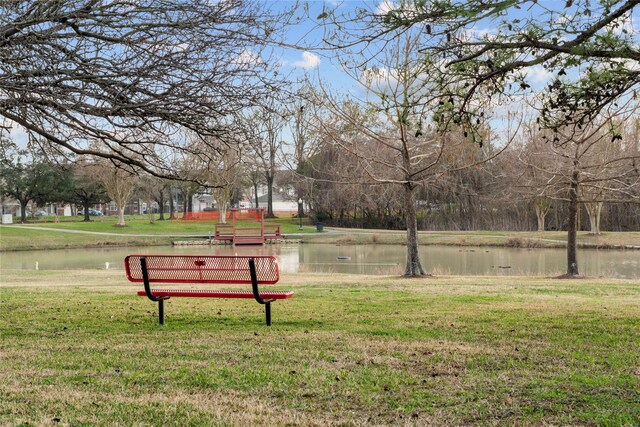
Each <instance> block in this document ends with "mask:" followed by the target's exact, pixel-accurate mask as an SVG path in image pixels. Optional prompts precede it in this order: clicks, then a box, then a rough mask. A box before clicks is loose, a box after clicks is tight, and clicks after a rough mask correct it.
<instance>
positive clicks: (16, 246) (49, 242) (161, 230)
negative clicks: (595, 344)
mask: <svg viewBox="0 0 640 427" xmlns="http://www.w3.org/2000/svg"><path fill="white" fill-rule="evenodd" d="M92 218H96V220H95V221H91V222H82V221H80V220H79V219H78V218H75V219H76V221H66V222H65V221H63V222H59V223H54V222H45V221H38V222H34V223H29V224H27V225H28V226H29V227H38V228H41V230H29V229H24V228H16V227H11V226H0V250H2V251H7V250H30V249H60V248H78V247H104V246H148V245H167V244H171V242H172V241H174V240H185V238H183V237H179V236H185V235H190V236H202V237H206V236H208V235H209V233H212V232H213V230H214V227H215V224H214V223H212V222H207V221H183V220H174V221H155V222H154V223H150V222H149V219H148V217H146V216H141V215H140V216H131V217H128V218H127V224H128V225H127V227H124V228H120V227H115V223H116V218H115V217H92ZM267 223H269V224H280V227H281V232H282V234H283V235H285V236H291V235H295V238H301V239H302V240H303V241H304V242H308V243H330V244H406V233H405V232H403V231H398V230H394V231H391V230H356V229H337V228H335V229H333V230H334V231H338V232H337V233H318V232H316V228H315V226H314V225H311V224H309V223H306V224H303V229H302V230H300V229H299V223H298V222H297V221H296V219H295V218H278V219H273V220H268V221H267ZM239 225H240V226H253V225H255V224H250V223H240V224H239ZM46 228H53V229H58V230H78V231H81V232H82V231H84V232H100V233H116V234H119V235H120V236H107V235H103V236H97V235H90V234H72V233H64V232H61V231H51V230H47V229H46ZM300 233H302V234H301V235H300ZM136 234H137V235H148V236H151V237H139V236H127V235H136ZM171 236H173V237H171ZM566 240H567V236H566V232H560V231H545V232H542V233H539V232H518V231H482V230H480V231H421V232H420V233H419V242H420V244H421V245H455V246H513V247H529V248H532V247H533V248H535V247H564V246H565V242H566ZM578 245H579V246H580V247H600V248H615V247H621V246H640V232H605V233H603V234H601V235H597V236H594V235H590V234H589V233H587V232H580V233H578Z"/></svg>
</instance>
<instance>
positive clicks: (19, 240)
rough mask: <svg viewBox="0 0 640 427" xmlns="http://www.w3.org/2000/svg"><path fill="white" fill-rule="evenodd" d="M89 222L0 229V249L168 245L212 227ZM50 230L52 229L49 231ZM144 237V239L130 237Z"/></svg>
mask: <svg viewBox="0 0 640 427" xmlns="http://www.w3.org/2000/svg"><path fill="white" fill-rule="evenodd" d="M92 218H95V220H94V221H91V222H83V221H81V220H80V219H78V218H76V221H63V222H59V223H54V222H46V221H38V222H34V223H29V224H25V225H26V226H28V227H36V228H40V229H33V228H18V227H12V226H0V250H2V251H8V250H38V249H66V248H80V247H106V246H152V245H170V244H171V242H172V241H174V240H187V239H188V238H184V237H180V236H185V235H186V236H201V237H207V236H209V235H210V234H213V232H214V227H215V224H214V223H212V222H210V221H183V220H174V221H155V222H154V223H150V222H149V218H148V217H146V216H132V217H127V221H126V223H127V226H126V227H115V224H116V218H115V217H110V216H107V217H92ZM266 224H279V225H280V230H281V233H283V234H285V235H287V234H291V233H316V228H315V226H311V225H308V224H306V225H304V226H303V229H302V230H300V229H299V225H298V223H297V222H295V221H293V220H292V219H291V218H284V219H276V220H269V221H266ZM16 225H18V224H16ZM238 226H239V227H255V226H256V223H246V222H240V223H238ZM49 228H51V229H54V230H48V229H49ZM56 230H78V231H81V232H91V233H93V232H98V233H115V234H119V235H116V236H109V235H94V234H81V233H66V232H61V231H56ZM133 235H146V236H133Z"/></svg>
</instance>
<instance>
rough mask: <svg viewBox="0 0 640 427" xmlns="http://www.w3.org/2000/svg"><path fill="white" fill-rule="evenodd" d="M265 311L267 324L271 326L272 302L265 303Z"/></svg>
mask: <svg viewBox="0 0 640 427" xmlns="http://www.w3.org/2000/svg"><path fill="white" fill-rule="evenodd" d="M264 313H265V315H266V316H267V326H271V302H266V303H265V304H264Z"/></svg>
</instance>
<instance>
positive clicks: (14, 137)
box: [0, 119, 29, 148]
mask: <svg viewBox="0 0 640 427" xmlns="http://www.w3.org/2000/svg"><path fill="white" fill-rule="evenodd" d="M0 126H2V127H3V128H5V129H6V128H8V129H9V135H8V136H9V139H10V140H11V141H13V142H15V143H16V144H18V146H19V147H20V148H25V147H26V146H27V143H28V142H29V134H28V133H27V130H26V129H25V128H23V127H22V126H21V125H19V124H17V123H15V122H13V121H11V120H8V119H5V120H3V121H1V122H0ZM4 135H5V134H4V132H3V136H4Z"/></svg>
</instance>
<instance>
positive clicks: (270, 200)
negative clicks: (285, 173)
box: [266, 174, 276, 218]
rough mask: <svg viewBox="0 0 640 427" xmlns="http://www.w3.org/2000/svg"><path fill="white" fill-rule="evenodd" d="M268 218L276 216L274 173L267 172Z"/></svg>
mask: <svg viewBox="0 0 640 427" xmlns="http://www.w3.org/2000/svg"><path fill="white" fill-rule="evenodd" d="M266 178H267V218H275V217H276V216H275V215H274V213H273V175H271V174H267V175H266Z"/></svg>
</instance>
